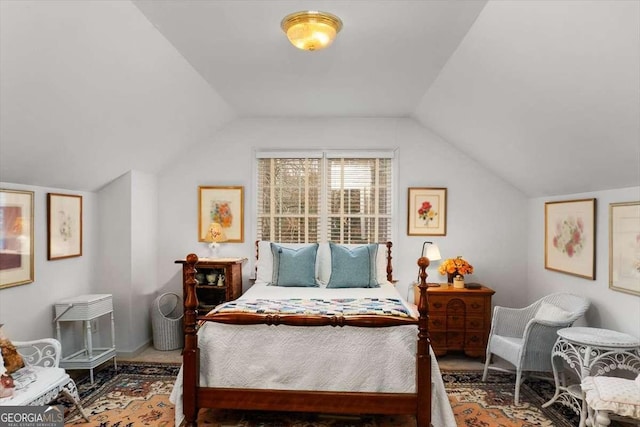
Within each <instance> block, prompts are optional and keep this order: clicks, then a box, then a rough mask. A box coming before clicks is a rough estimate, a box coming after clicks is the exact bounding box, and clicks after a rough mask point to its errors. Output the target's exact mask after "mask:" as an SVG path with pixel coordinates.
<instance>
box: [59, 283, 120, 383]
mask: <svg viewBox="0 0 640 427" xmlns="http://www.w3.org/2000/svg"><path fill="white" fill-rule="evenodd" d="M55 311H56V317H55V319H54V320H55V322H56V335H57V338H58V341H60V343H62V338H61V334H60V322H76V321H82V322H84V325H83V326H84V328H83V330H84V348H82V349H81V350H79V351H76V352H75V353H73V354H70V355H68V356H66V357H63V358H62V359H60V367H62V368H66V369H89V376H90V378H91V384H93V368H95V367H96V366H98V365H100V364H102V363H103V362H106V361H107V360H109V359H113V366H114V367H115V369H116V370H117V369H118V365H117V362H116V335H115V323H114V319H113V299H112V297H111V294H93V295H81V296H77V297H73V298H68V299H64V300H61V301H58V302H57V303H56V304H55ZM107 314H110V315H111V347H104V348H94V347H93V339H92V330H91V321H92V320H93V319H97V318H99V317H101V316H104V315H107ZM63 347H64V345H63Z"/></svg>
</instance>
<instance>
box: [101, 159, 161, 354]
mask: <svg viewBox="0 0 640 427" xmlns="http://www.w3.org/2000/svg"><path fill="white" fill-rule="evenodd" d="M98 194H99V207H100V218H99V224H100V257H99V263H98V271H99V272H100V274H99V282H98V287H99V289H100V292H104V293H110V294H113V304H114V314H115V333H116V349H117V350H118V353H120V354H122V353H136V352H138V351H139V350H141V349H142V348H143V347H144V346H146V344H148V343H149V342H150V340H151V323H150V317H149V307H150V306H151V302H152V301H153V299H154V297H155V295H156V289H157V280H156V234H157V230H158V227H157V220H156V215H157V191H156V178H155V176H154V175H150V174H146V173H143V172H139V171H130V172H128V173H126V174H124V175H122V176H121V177H119V178H117V179H115V180H114V181H112V182H111V183H109V184H108V185H106V186H105V187H103V188H102V189H101V190H100V191H99V193H98ZM103 338H104V337H103Z"/></svg>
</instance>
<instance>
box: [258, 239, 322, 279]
mask: <svg viewBox="0 0 640 427" xmlns="http://www.w3.org/2000/svg"><path fill="white" fill-rule="evenodd" d="M278 245H280V246H282V247H285V248H291V249H300V248H303V247H305V246H310V245H311V243H278ZM318 256H319V255H316V279H317V277H318ZM272 280H273V254H272V253H271V242H270V241H267V240H260V241H259V242H258V261H257V262H256V283H259V284H261V283H267V284H268V283H271V281H272Z"/></svg>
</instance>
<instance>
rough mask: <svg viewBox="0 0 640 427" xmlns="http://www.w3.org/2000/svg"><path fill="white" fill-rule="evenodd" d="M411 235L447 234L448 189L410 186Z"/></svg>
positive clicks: (409, 231)
mask: <svg viewBox="0 0 640 427" xmlns="http://www.w3.org/2000/svg"><path fill="white" fill-rule="evenodd" d="M408 212H409V218H408V224H407V234H408V235H409V236H446V235H447V189H446V188H416V187H411V188H409V207H408Z"/></svg>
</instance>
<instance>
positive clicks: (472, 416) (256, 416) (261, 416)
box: [57, 363, 578, 427]
mask: <svg viewBox="0 0 640 427" xmlns="http://www.w3.org/2000/svg"><path fill="white" fill-rule="evenodd" d="M178 370H179V366H178V365H168V364H154V363H121V364H119V365H118V371H117V372H115V371H114V369H113V365H109V366H107V367H105V368H104V369H102V370H100V371H97V372H95V373H94V378H95V382H94V384H91V383H90V381H89V378H88V377H87V378H82V379H79V380H78V381H76V383H77V385H78V391H79V393H80V397H81V400H82V405H83V406H84V408H85V410H86V411H87V413H88V414H89V415H90V421H89V422H86V421H85V420H84V419H82V417H81V416H80V414H79V413H78V411H77V410H75V408H73V407H72V406H70V405H69V404H68V403H67V402H65V401H64V400H61V401H59V402H57V403H59V404H63V405H65V407H66V408H67V411H66V415H65V425H67V426H76V425H78V426H84V427H142V426H154V427H165V426H172V425H173V405H172V404H171V403H170V402H169V399H168V397H169V394H170V392H171V388H172V387H173V382H174V379H175V377H176V375H177V373H178ZM442 375H443V380H444V383H445V388H446V389H447V394H448V395H449V400H450V402H451V406H452V408H453V411H454V414H455V416H456V422H457V423H458V426H466V427H531V426H545V427H547V426H548V427H552V426H554V427H572V426H576V425H578V418H577V416H576V415H575V414H574V413H573V412H572V411H571V410H570V409H568V408H566V407H565V406H563V405H560V404H554V405H551V407H549V408H544V409H543V408H541V406H542V404H543V403H544V402H546V401H547V400H549V399H550V398H551V396H552V395H553V391H554V387H553V384H551V383H549V382H547V381H544V380H537V379H531V380H527V381H526V382H525V383H524V384H523V385H522V387H521V389H520V394H521V401H522V405H521V406H519V407H514V406H512V403H513V391H514V390H513V384H514V381H515V376H514V375H512V374H507V373H503V372H491V373H490V375H489V379H488V381H487V382H486V383H485V382H482V381H481V378H482V373H481V372H479V371H444V372H443V374H442ZM198 425H202V426H209V427H231V426H239V427H407V426H411V427H413V426H415V418H414V417H412V416H402V415H399V416H372V415H363V416H360V417H358V416H353V417H351V416H338V415H323V414H301V413H286V412H262V411H230V410H209V409H206V410H201V411H200V414H199V416H198ZM435 427H439V426H435Z"/></svg>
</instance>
